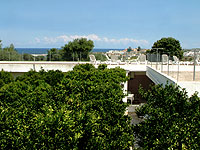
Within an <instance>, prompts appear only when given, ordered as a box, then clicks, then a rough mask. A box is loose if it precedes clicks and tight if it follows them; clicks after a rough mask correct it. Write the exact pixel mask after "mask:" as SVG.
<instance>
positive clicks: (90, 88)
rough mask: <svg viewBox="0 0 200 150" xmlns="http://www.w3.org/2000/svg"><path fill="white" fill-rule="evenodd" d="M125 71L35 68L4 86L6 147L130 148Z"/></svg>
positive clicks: (1, 127) (0, 112)
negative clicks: (125, 101) (63, 71)
mask: <svg viewBox="0 0 200 150" xmlns="http://www.w3.org/2000/svg"><path fill="white" fill-rule="evenodd" d="M126 80H127V77H126V72H125V70H123V69H120V68H115V69H107V68H106V66H100V67H99V68H97V69H96V68H95V67H94V66H93V65H91V64H85V65H78V66H75V67H74V69H73V71H70V72H67V73H66V74H64V73H62V72H60V71H47V72H46V71H44V70H41V71H40V72H35V71H30V72H28V73H25V74H24V75H23V76H20V77H18V78H17V79H16V80H15V81H12V82H10V83H8V84H5V85H4V86H3V87H2V88H1V89H0V137H1V138H0V147H1V149H129V147H130V146H131V145H133V132H132V126H131V125H130V118H129V117H128V116H124V112H125V109H126V106H127V104H125V103H123V102H122V98H123V97H124V94H123V91H122V88H121V86H120V83H121V82H124V81H126Z"/></svg>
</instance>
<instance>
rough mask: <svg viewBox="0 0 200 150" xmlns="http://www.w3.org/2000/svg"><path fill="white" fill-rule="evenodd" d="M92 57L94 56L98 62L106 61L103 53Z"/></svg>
mask: <svg viewBox="0 0 200 150" xmlns="http://www.w3.org/2000/svg"><path fill="white" fill-rule="evenodd" d="M93 55H94V56H95V58H96V60H100V61H106V60H107V58H106V56H105V55H104V54H103V53H100V52H99V53H93Z"/></svg>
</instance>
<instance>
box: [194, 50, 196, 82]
mask: <svg viewBox="0 0 200 150" xmlns="http://www.w3.org/2000/svg"><path fill="white" fill-rule="evenodd" d="M195 70H196V49H194V71H193V81H195Z"/></svg>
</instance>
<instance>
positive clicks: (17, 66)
mask: <svg viewBox="0 0 200 150" xmlns="http://www.w3.org/2000/svg"><path fill="white" fill-rule="evenodd" d="M85 63H89V62H45V61H41V62H39V61H35V62H34V61H32V62H31V61H29V62H26V61H23V62H22V61H19V62H11V61H7V62H6V61H3V62H2V61H1V63H0V70H2V69H3V70H4V71H8V72H15V73H17V72H21V73H22V72H28V71H30V70H31V69H33V70H36V71H39V70H41V68H43V69H44V70H61V71H63V72H67V71H70V70H72V69H73V67H74V66H75V65H77V64H85Z"/></svg>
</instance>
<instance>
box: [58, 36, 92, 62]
mask: <svg viewBox="0 0 200 150" xmlns="http://www.w3.org/2000/svg"><path fill="white" fill-rule="evenodd" d="M93 48H94V43H93V41H91V40H87V39H86V38H81V39H75V40H74V41H72V42H69V43H68V44H66V45H65V46H64V47H62V51H63V59H64V60H67V61H72V60H73V61H74V60H75V61H77V60H89V57H88V54H89V52H90V51H92V49H93Z"/></svg>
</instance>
